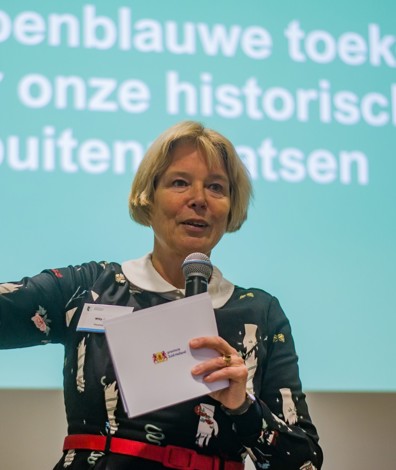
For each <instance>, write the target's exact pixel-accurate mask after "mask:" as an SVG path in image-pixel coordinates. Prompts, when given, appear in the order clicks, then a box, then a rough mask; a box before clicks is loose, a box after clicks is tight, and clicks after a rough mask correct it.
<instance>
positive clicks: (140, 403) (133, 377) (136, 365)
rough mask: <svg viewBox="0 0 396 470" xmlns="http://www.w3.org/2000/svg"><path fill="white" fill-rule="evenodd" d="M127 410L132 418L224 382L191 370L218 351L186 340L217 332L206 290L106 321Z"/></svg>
mask: <svg viewBox="0 0 396 470" xmlns="http://www.w3.org/2000/svg"><path fill="white" fill-rule="evenodd" d="M104 326H105V332H106V337H107V341H108V344H109V348H110V354H111V356H112V359H113V363H114V367H115V371H116V375H117V380H118V385H119V389H120V392H121V396H122V400H123V404H124V407H125V410H126V412H127V414H128V416H129V417H130V418H132V417H134V416H139V415H142V414H144V413H148V412H150V411H154V410H157V409H160V408H164V407H167V406H170V405H173V404H176V403H180V402H183V401H186V400H189V399H192V398H195V397H198V396H201V395H206V394H208V393H210V392H212V391H216V390H220V389H223V388H226V387H228V385H229V381H228V380H222V381H217V382H215V383H211V384H207V383H205V382H204V381H203V378H202V376H199V377H195V376H193V375H192V374H191V369H192V368H193V367H194V366H195V365H196V364H198V363H200V362H202V361H205V360H207V359H209V358H213V357H216V356H219V352H217V351H214V350H211V349H207V348H205V349H196V350H192V349H190V348H189V345H188V343H189V340H190V339H192V338H195V337H199V336H217V335H218V331H217V325H216V320H215V316H214V311H213V307H212V303H211V300H210V297H209V294H208V293H203V294H199V295H195V296H191V297H187V298H184V299H180V300H175V301H173V302H167V303H165V304H161V305H158V306H155V307H150V308H147V309H143V310H138V311H136V312H133V313H131V314H130V315H125V316H122V317H119V318H114V319H107V320H106V321H105V323H104Z"/></svg>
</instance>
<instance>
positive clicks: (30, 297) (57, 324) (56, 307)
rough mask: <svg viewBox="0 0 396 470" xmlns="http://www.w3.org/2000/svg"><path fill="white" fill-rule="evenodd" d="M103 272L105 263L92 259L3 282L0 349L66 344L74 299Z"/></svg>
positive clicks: (0, 301) (1, 288) (0, 302)
mask: <svg viewBox="0 0 396 470" xmlns="http://www.w3.org/2000/svg"><path fill="white" fill-rule="evenodd" d="M101 272H103V265H101V264H98V263H94V262H91V263H87V264H83V265H81V266H76V267H72V266H70V267H67V268H60V269H49V270H46V271H43V272H42V273H40V274H38V275H36V276H33V277H25V278H23V279H22V280H21V281H19V282H8V283H3V284H0V348H2V349H7V348H20V347H27V346H35V345H40V344H47V343H50V342H52V343H63V342H64V338H65V333H66V330H67V326H68V324H69V323H70V319H71V317H72V315H73V311H74V309H73V308H72V307H73V301H74V300H75V299H77V298H78V297H81V296H83V295H84V293H85V292H86V291H87V290H88V289H89V288H90V286H92V284H93V282H94V280H95V279H96V278H97V277H98V275H99V274H100V273H101Z"/></svg>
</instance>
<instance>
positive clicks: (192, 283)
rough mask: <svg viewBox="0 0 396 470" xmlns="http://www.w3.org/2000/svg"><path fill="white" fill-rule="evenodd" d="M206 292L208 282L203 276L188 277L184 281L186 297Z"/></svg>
mask: <svg viewBox="0 0 396 470" xmlns="http://www.w3.org/2000/svg"><path fill="white" fill-rule="evenodd" d="M207 291H208V281H207V279H206V278H205V277H204V276H198V275H194V276H189V277H188V278H187V279H186V297H191V296H192V295H197V294H202V293H203V292H207Z"/></svg>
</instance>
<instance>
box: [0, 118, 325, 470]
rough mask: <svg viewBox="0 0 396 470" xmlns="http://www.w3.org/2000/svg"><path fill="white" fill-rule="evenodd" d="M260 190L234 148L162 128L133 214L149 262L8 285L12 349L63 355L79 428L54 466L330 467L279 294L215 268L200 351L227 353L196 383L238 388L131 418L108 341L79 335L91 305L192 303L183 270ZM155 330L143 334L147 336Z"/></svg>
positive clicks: (5, 305)
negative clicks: (60, 350) (36, 348)
mask: <svg viewBox="0 0 396 470" xmlns="http://www.w3.org/2000/svg"><path fill="white" fill-rule="evenodd" d="M250 196H251V186H250V181H249V178H248V175H247V173H246V170H245V167H244V165H243V164H242V162H241V161H240V159H239V158H238V156H237V154H236V152H235V149H234V147H233V146H232V144H231V143H230V142H229V141H228V140H227V139H226V138H225V137H223V136H222V135H220V134H218V133H217V132H214V131H212V130H209V129H205V128H204V127H203V126H202V125H201V124H199V123H195V122H182V123H180V124H177V125H175V126H173V127H171V128H170V129H168V130H167V131H166V132H164V133H163V134H162V135H161V136H160V137H159V138H158V139H157V140H156V141H155V142H154V143H153V144H152V146H151V147H150V149H149V150H148V152H147V154H146V156H145V158H144V159H143V161H142V163H141V165H140V167H139V169H138V171H137V174H136V177H135V179H134V182H133V185H132V190H131V195H130V201H129V208H130V214H131V216H132V218H133V219H134V220H135V221H137V222H138V223H140V224H143V225H146V226H151V227H152V229H153V232H154V247H153V251H152V253H151V254H149V255H147V256H145V257H143V258H141V259H139V260H132V261H127V262H125V263H123V264H122V266H120V265H119V264H117V263H96V262H90V263H86V264H83V265H81V266H77V267H68V268H61V269H53V270H47V271H44V272H43V273H41V274H39V275H38V276H35V277H33V278H25V279H23V280H22V281H21V282H20V283H7V284H3V285H2V286H0V292H1V293H2V295H0V325H3V326H1V329H0V346H1V347H3V348H11V347H21V346H29V345H36V344H40V343H48V342H49V341H51V342H60V343H63V344H64V345H65V366H64V393H65V404H66V413H67V420H68V433H69V435H68V436H67V437H66V439H65V446H64V454H63V456H62V458H61V460H60V461H59V462H58V464H57V465H56V467H55V468H56V469H63V468H70V469H86V468H92V467H94V468H95V469H99V470H100V469H106V470H108V469H117V470H122V469H132V468H136V469H142V470H144V469H160V468H190V469H195V470H207V469H220V468H221V469H227V470H236V469H242V468H243V464H242V462H243V460H244V458H245V456H246V455H247V454H249V455H250V456H251V458H252V460H253V462H254V463H255V465H256V467H257V468H263V469H264V468H265V469H272V470H294V469H311V470H312V469H319V468H320V467H321V464H322V452H321V449H320V447H319V445H318V436H317V433H316V430H315V427H314V426H313V424H312V423H311V420H310V417H309V414H308V410H307V406H306V402H305V396H304V394H303V393H302V391H301V384H300V380H299V375H298V367H297V356H296V353H295V350H294V344H293V339H292V336H291V331H290V326H289V323H288V321H287V319H286V317H285V315H284V313H283V311H282V309H281V307H280V305H279V303H278V301H277V299H276V298H275V297H272V296H271V295H270V294H268V293H266V292H264V291H262V290H260V289H243V288H241V287H237V286H234V285H233V284H231V283H230V282H229V281H227V280H225V279H224V278H223V277H222V275H221V273H220V271H219V270H218V269H217V268H214V271H213V274H212V276H211V279H210V282H209V294H210V296H211V299H212V304H213V307H214V309H215V313H216V321H217V325H218V330H219V335H220V336H219V337H203V338H193V339H192V340H191V343H190V347H191V348H203V347H205V348H212V349H214V350H216V351H218V353H219V356H218V357H216V358H214V359H210V360H208V361H206V362H203V363H201V364H199V365H198V366H196V367H195V368H194V369H193V370H192V374H194V375H199V374H203V375H204V376H205V380H206V381H207V382H208V383H209V382H215V381H217V380H222V379H228V380H229V387H228V388H226V389H223V390H220V391H217V392H214V393H212V394H210V396H209V395H207V396H203V397H199V398H197V399H194V400H190V401H188V402H184V403H181V404H178V405H175V406H171V407H168V408H165V409H163V410H159V411H156V412H152V413H148V414H146V415H143V416H140V417H137V418H134V419H128V417H127V416H126V413H125V412H124V410H123V407H122V403H121V400H120V396H119V393H118V386H117V381H116V377H115V373H114V369H113V365H112V362H111V360H110V357H109V352H108V347H107V343H106V340H105V336H104V334H93V333H87V332H84V331H76V327H77V324H78V321H79V317H80V315H81V310H82V308H83V305H84V303H94V302H95V303H99V304H116V305H121V306H122V305H124V306H133V307H134V309H135V310H139V309H143V308H146V307H150V306H154V305H158V304H161V303H164V302H169V301H172V300H176V299H178V298H180V297H181V296H182V295H183V288H184V284H185V279H184V276H183V273H182V269H181V266H182V263H183V261H184V259H185V258H186V256H188V255H189V254H190V253H192V252H201V253H204V254H206V255H207V256H210V254H211V252H212V250H213V248H214V247H215V246H216V245H217V243H218V242H219V241H220V239H221V238H222V236H223V234H224V233H225V232H233V231H236V230H238V229H239V228H240V227H241V225H242V224H243V222H244V221H245V219H246V215H247V208H248V204H249V199H250ZM142 334H144V332H142Z"/></svg>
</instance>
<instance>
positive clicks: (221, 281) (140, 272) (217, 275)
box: [122, 253, 235, 308]
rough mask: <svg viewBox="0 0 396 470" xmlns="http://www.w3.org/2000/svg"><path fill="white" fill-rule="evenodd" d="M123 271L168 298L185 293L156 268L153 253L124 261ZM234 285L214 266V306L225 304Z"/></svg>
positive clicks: (136, 283) (141, 285)
mask: <svg viewBox="0 0 396 470" xmlns="http://www.w3.org/2000/svg"><path fill="white" fill-rule="evenodd" d="M122 271H123V273H124V275H125V277H126V278H127V279H128V281H129V282H130V283H131V284H132V285H133V286H134V287H137V288H138V289H143V290H145V291H149V292H156V293H157V294H160V295H161V296H162V297H164V298H166V299H168V300H176V299H180V298H182V297H184V295H185V290H184V289H177V288H176V287H175V286H173V285H172V284H170V283H169V282H167V281H165V279H164V278H163V277H162V276H161V275H160V274H159V273H158V271H156V270H155V268H154V266H153V264H152V262H151V253H149V254H147V255H146V256H143V257H142V258H139V259H133V260H129V261H124V262H123V263H122ZM234 287H235V286H234V284H232V283H231V282H229V281H227V279H225V278H224V277H223V275H222V274H221V272H220V271H219V270H218V269H217V268H216V266H213V273H212V276H211V278H210V281H209V286H208V292H209V295H210V298H211V299H212V305H213V308H220V307H222V306H223V305H225V303H226V302H227V301H228V300H229V298H230V297H231V295H232V293H233V292H234Z"/></svg>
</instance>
